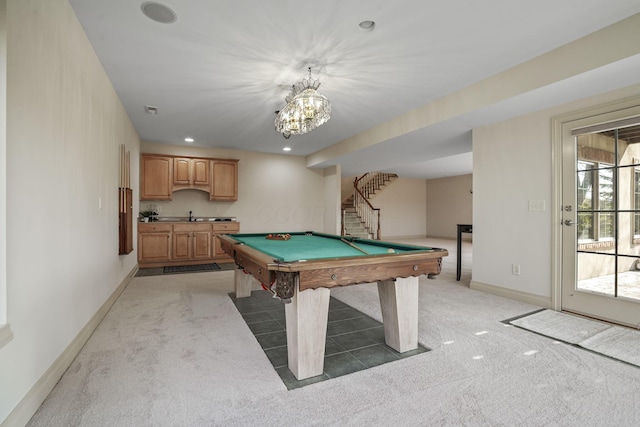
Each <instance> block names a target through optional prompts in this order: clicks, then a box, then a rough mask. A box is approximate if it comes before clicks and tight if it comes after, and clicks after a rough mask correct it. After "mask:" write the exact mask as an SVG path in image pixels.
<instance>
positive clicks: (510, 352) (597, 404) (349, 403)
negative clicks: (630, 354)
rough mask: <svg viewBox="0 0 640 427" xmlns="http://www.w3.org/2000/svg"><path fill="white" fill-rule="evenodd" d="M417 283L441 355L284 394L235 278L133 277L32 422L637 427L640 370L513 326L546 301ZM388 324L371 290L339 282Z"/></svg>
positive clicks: (423, 334)
mask: <svg viewBox="0 0 640 427" xmlns="http://www.w3.org/2000/svg"><path fill="white" fill-rule="evenodd" d="M415 243H416V244H420V243H430V244H431V245H432V246H441V247H446V246H447V245H448V249H449V250H450V253H451V254H452V256H451V257H450V259H447V260H445V263H444V268H445V270H444V271H443V274H441V275H440V276H439V278H438V279H436V280H429V279H427V278H426V277H424V278H421V279H420V296H419V302H420V314H419V340H420V343H421V344H422V345H424V346H427V347H430V348H431V349H432V351H430V352H427V353H423V354H420V355H417V356H413V357H410V358H407V359H403V360H399V361H397V362H391V363H387V364H384V365H380V366H378V367H375V368H371V369H367V370H365V371H360V372H356V373H353V374H350V375H345V376H343V377H338V378H335V379H331V380H328V381H323V382H320V383H318V384H313V385H309V386H306V387H303V388H300V389H295V390H292V391H287V389H286V387H285V386H284V385H283V384H282V382H281V381H280V378H279V377H278V375H277V374H276V372H275V370H274V369H273V367H272V365H271V363H270V362H269V360H268V359H267V358H266V356H265V355H264V352H263V351H262V349H261V348H260V346H259V345H258V343H257V342H256V340H255V338H254V336H253V335H252V334H251V332H250V331H249V329H248V327H247V326H246V323H245V322H244V321H243V320H242V318H241V317H240V315H239V314H238V312H237V311H236V310H235V307H234V305H233V303H232V302H231V300H230V299H229V297H228V296H227V293H228V292H231V291H232V289H233V272H231V271H221V272H211V273H197V274H181V275H170V276H169V275H163V276H153V277H136V278H134V279H133V280H132V281H131V283H130V284H129V286H128V287H127V289H125V291H124V292H123V294H122V296H121V297H120V299H119V300H118V301H117V302H116V304H115V305H114V307H113V308H112V310H111V311H110V312H109V313H108V314H107V316H106V318H105V319H104V321H103V322H102V324H101V325H100V326H99V327H98V329H97V330H96V331H95V333H94V334H93V336H92V337H91V338H90V340H89V342H88V343H87V345H86V346H85V348H83V349H82V351H81V352H80V354H79V355H78V357H77V359H76V360H75V361H74V362H73V364H72V365H71V367H70V368H69V370H68V371H67V372H66V373H65V375H64V376H63V378H62V379H61V380H60V382H59V383H58V385H57V386H56V387H55V389H54V390H53V391H52V393H51V394H50V395H49V397H48V398H47V399H46V401H45V402H44V403H43V405H42V406H41V408H40V409H39V410H38V412H37V413H36V414H35V416H34V417H33V419H32V420H31V422H30V424H29V425H30V426H32V427H37V426H394V427H395V426H403V427H404V426H604V425H615V426H638V425H640V399H638V384H639V383H640V369H637V368H635V367H633V366H630V365H627V364H624V363H620V362H617V361H615V360H612V359H609V358H605V357H602V356H599V355H596V354H593V353H591V352H588V351H584V350H582V349H579V348H576V347H574V346H571V345H567V344H557V343H554V342H553V340H550V339H548V338H546V337H542V336H540V335H537V334H532V333H530V332H528V331H525V330H522V329H519V328H515V327H512V326H509V325H504V324H503V323H501V320H503V319H508V318H514V317H516V316H518V315H521V314H523V313H527V312H531V311H534V310H536V309H537V308H539V307H535V306H532V305H529V304H524V303H519V302H515V301H511V300H508V299H505V298H501V297H497V296H493V295H489V294H485V293H482V292H477V291H474V290H470V289H469V288H468V281H469V278H470V273H469V270H468V269H469V268H470V265H471V261H470V260H465V262H464V263H463V280H462V281H461V282H456V281H455V242H450V241H437V242H415ZM332 295H333V296H335V297H336V298H338V299H340V300H342V301H345V302H347V303H348V304H350V305H353V306H354V307H355V308H356V309H358V310H361V311H363V312H364V313H366V314H367V315H369V316H372V317H375V318H378V319H380V308H379V302H378V296H377V290H376V285H375V284H364V285H357V286H349V287H344V288H338V289H334V290H332Z"/></svg>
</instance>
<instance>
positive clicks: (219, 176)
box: [140, 154, 238, 202]
mask: <svg viewBox="0 0 640 427" xmlns="http://www.w3.org/2000/svg"><path fill="white" fill-rule="evenodd" d="M185 189H194V190H202V191H206V192H207V193H209V199H210V200H212V201H225V202H229V201H236V200H238V160H235V159H211V158H195V157H178V156H165V155H158V154H141V156H140V200H171V194H172V193H173V192H174V191H179V190H185Z"/></svg>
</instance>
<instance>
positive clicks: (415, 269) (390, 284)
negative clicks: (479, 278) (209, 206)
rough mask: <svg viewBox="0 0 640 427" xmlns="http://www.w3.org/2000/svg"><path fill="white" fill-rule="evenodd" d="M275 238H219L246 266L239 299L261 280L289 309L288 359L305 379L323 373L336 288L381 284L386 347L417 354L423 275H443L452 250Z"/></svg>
mask: <svg viewBox="0 0 640 427" xmlns="http://www.w3.org/2000/svg"><path fill="white" fill-rule="evenodd" d="M280 235H281V234H280ZM272 236H273V235H269V234H267V233H258V234H225V235H221V236H219V238H220V243H221V246H222V249H223V250H224V251H225V252H226V253H227V254H228V255H229V256H231V257H232V258H233V259H234V261H235V263H236V264H237V265H238V266H239V267H241V269H236V271H235V277H234V282H235V292H236V298H242V297H248V296H250V295H251V289H252V287H253V284H252V282H253V281H255V280H257V281H258V282H260V283H261V284H263V286H264V287H265V288H267V289H269V290H271V292H273V293H274V294H275V295H276V296H277V297H279V298H280V299H282V300H284V301H285V302H289V303H288V304H287V305H286V307H285V316H286V325H287V328H286V329H287V353H288V354H287V357H288V362H289V370H291V372H292V373H293V375H295V377H296V378H297V379H298V380H302V379H305V378H310V377H314V376H317V375H321V374H322V372H323V368H324V350H325V340H326V335H327V320H328V312H329V289H330V288H332V287H334V286H346V285H353V284H357V283H371V282H378V295H379V297H380V306H381V311H382V318H383V326H384V335H385V341H386V343H387V345H388V346H389V347H391V348H393V349H394V350H396V351H398V352H399V353H404V352H406V351H410V350H415V349H416V348H418V276H420V275H423V274H427V275H429V276H435V275H437V274H440V271H441V269H442V257H443V256H447V255H448V252H447V251H446V249H439V248H429V247H424V246H414V245H405V244H398V243H390V242H383V241H379V240H368V239H357V238H352V237H345V236H334V235H331V234H324V233H317V232H304V233H287V236H288V237H289V238H286V239H282V240H279V239H273V238H271V237H272ZM276 236H278V235H276Z"/></svg>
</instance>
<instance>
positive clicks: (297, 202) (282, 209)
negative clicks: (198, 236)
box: [140, 142, 337, 233]
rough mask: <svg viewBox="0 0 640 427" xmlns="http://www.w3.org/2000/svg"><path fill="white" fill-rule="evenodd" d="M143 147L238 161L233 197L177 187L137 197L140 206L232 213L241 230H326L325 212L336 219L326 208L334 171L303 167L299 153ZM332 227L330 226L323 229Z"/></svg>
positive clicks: (163, 212)
mask: <svg viewBox="0 0 640 427" xmlns="http://www.w3.org/2000/svg"><path fill="white" fill-rule="evenodd" d="M142 152H144V153H156V154H173V155H183V156H203V157H219V158H230V159H239V160H240V161H239V162H238V201H236V202H211V201H209V194H208V193H205V192H203V191H197V190H181V191H177V192H175V193H173V197H172V200H171V201H165V202H140V206H141V208H142V209H144V208H145V207H146V206H148V205H149V204H150V203H153V204H156V205H158V206H159V207H160V208H161V213H160V214H161V215H165V216H172V215H176V216H188V215H189V211H190V210H191V211H193V215H194V216H232V217H236V218H237V219H238V221H240V231H241V232H243V233H253V232H267V231H269V232H288V231H306V230H314V231H325V230H326V228H327V227H329V226H328V225H327V224H325V216H326V217H327V218H331V217H332V216H333V217H334V221H335V213H334V212H333V210H334V209H335V203H334V207H333V208H328V209H325V203H327V202H326V200H327V199H326V198H327V197H328V196H327V195H326V194H325V190H326V189H325V183H326V179H329V180H331V176H332V175H333V173H332V172H331V171H329V172H327V175H328V178H326V179H325V171H324V170H323V169H308V168H307V167H306V164H305V159H304V157H300V156H291V155H280V154H265V153H255V152H248V151H237V150H225V149H217V148H204V147H184V146H173V145H167V144H154V143H149V142H144V143H143V144H142ZM333 169H335V168H333ZM333 191H334V193H337V189H334V190H333ZM336 197H337V195H336ZM332 231H333V229H332V228H331V227H329V230H328V231H327V232H332Z"/></svg>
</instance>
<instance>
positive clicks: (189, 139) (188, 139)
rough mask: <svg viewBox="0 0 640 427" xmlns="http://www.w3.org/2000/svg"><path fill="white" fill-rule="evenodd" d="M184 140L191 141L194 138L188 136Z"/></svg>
mask: <svg viewBox="0 0 640 427" xmlns="http://www.w3.org/2000/svg"><path fill="white" fill-rule="evenodd" d="M184 141H185V142H193V141H194V139H193V138H189V137H187V138H185V139H184Z"/></svg>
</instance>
